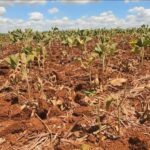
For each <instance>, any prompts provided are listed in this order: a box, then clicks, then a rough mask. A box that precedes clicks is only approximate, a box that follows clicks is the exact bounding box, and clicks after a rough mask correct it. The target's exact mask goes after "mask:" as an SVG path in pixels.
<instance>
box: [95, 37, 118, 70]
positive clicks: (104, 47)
mask: <svg viewBox="0 0 150 150" xmlns="http://www.w3.org/2000/svg"><path fill="white" fill-rule="evenodd" d="M115 50H116V44H115V43H110V42H109V41H108V40H107V38H105V37H101V42H99V43H98V44H96V46H95V49H94V52H95V53H97V54H98V56H99V58H100V60H101V59H102V68H103V72H104V71H105V68H106V57H107V56H108V55H112V54H113V53H114V52H115Z"/></svg>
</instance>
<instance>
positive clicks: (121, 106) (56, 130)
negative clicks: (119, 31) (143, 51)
mask: <svg viewBox="0 0 150 150" xmlns="http://www.w3.org/2000/svg"><path fill="white" fill-rule="evenodd" d="M117 42H118V46H117V49H118V50H117V52H116V54H115V55H114V56H111V57H109V59H108V60H107V66H106V70H105V72H103V71H102V64H101V62H100V61H99V59H98V58H97V60H95V61H94V62H93V64H92V66H91V73H92V76H91V79H92V81H91V82H90V77H89V69H88V67H83V66H82V65H81V62H80V61H79V60H78V59H77V58H78V57H82V60H83V64H85V65H86V60H85V59H84V55H83V54H82V50H81V49H79V48H73V49H70V48H68V47H63V46H62V45H60V44H57V43H56V44H55V45H52V47H51V49H49V48H47V51H48V58H47V61H46V62H45V66H44V69H43V68H42V67H40V68H39V67H38V65H37V63H36V62H35V64H32V65H31V66H30V69H29V70H30V72H29V83H30V86H31V98H30V99H29V97H28V90H27V84H26V82H25V81H21V82H19V84H18V85H15V84H13V83H12V82H10V79H11V76H12V75H13V71H12V70H11V69H10V68H9V66H8V65H7V64H6V63H1V64H0V150H51V149H55V150H80V149H81V150H89V149H93V150H149V149H150V108H149V106H150V105H149V103H150V54H147V55H146V56H145V59H144V64H143V65H141V63H140V59H139V56H138V55H135V54H132V53H131V51H130V46H129V45H128V44H125V45H122V43H121V42H119V41H117ZM94 44H95V42H94V41H91V43H90V42H89V43H88V45H87V47H88V48H87V49H88V50H89V54H90V51H92V49H93V46H94ZM64 50H65V51H64ZM18 51H19V46H17V45H12V44H9V45H6V46H5V47H3V55H1V59H3V58H4V57H7V56H8V55H9V54H12V53H16V52H18ZM148 51H150V49H149V50H148ZM39 78H40V79H41V80H42V82H43V88H42V90H40V91H39V90H38V87H37V83H38V79H39ZM17 91H19V92H17Z"/></svg>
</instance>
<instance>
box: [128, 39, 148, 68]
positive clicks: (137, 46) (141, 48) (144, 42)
mask: <svg viewBox="0 0 150 150" xmlns="http://www.w3.org/2000/svg"><path fill="white" fill-rule="evenodd" d="M130 44H131V46H132V52H134V53H138V54H140V56H141V64H142V65H143V62H144V57H145V48H146V47H147V46H149V45H150V38H149V37H147V36H142V37H141V38H139V39H138V40H133V41H131V42H130Z"/></svg>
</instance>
